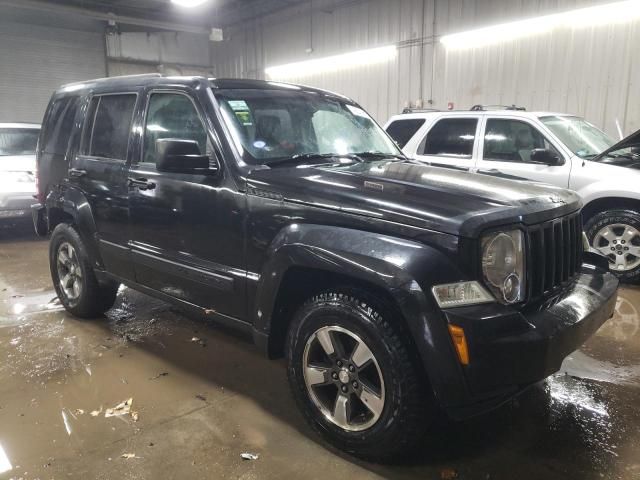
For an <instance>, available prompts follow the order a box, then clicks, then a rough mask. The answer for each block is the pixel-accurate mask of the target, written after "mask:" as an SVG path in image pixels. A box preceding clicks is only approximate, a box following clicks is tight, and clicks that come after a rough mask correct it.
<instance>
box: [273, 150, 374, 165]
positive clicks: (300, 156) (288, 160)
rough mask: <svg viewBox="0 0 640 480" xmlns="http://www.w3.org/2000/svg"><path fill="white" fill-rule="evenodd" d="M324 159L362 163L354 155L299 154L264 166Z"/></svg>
mask: <svg viewBox="0 0 640 480" xmlns="http://www.w3.org/2000/svg"><path fill="white" fill-rule="evenodd" d="M324 158H348V159H349V160H353V161H355V162H362V161H363V160H362V158H360V157H359V156H358V155H356V154H353V153H345V154H341V153H299V154H297V155H293V156H291V157H285V158H276V159H272V160H268V161H266V162H264V165H267V166H269V167H271V166H275V165H285V164H287V163H300V162H301V161H305V160H321V159H324Z"/></svg>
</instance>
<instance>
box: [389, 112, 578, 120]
mask: <svg viewBox="0 0 640 480" xmlns="http://www.w3.org/2000/svg"><path fill="white" fill-rule="evenodd" d="M441 115H447V116H449V115H452V116H461V117H465V116H469V115H509V116H513V117H523V118H531V117H550V116H558V117H573V116H575V115H572V114H570V113H558V112H527V111H523V110H479V111H474V110H434V111H426V112H412V113H401V114H398V115H394V116H393V117H391V118H390V120H399V119H401V118H406V119H410V118H429V117H434V116H441Z"/></svg>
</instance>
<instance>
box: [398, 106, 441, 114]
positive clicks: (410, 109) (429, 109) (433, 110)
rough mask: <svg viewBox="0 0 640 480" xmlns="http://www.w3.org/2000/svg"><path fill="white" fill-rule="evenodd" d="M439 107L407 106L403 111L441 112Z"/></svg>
mask: <svg viewBox="0 0 640 480" xmlns="http://www.w3.org/2000/svg"><path fill="white" fill-rule="evenodd" d="M440 111H441V110H440V109H438V108H409V107H407V108H405V109H404V110H402V113H424V112H440Z"/></svg>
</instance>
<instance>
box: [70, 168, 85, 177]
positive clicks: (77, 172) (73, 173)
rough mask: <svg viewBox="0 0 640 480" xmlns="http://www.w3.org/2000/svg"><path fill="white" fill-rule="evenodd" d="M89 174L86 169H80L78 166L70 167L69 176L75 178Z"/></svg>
mask: <svg viewBox="0 0 640 480" xmlns="http://www.w3.org/2000/svg"><path fill="white" fill-rule="evenodd" d="M86 174H87V171H86V170H78V169H77V168H71V169H69V176H70V177H73V178H80V177H84V176H85V175H86Z"/></svg>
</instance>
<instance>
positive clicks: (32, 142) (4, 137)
mask: <svg viewBox="0 0 640 480" xmlns="http://www.w3.org/2000/svg"><path fill="white" fill-rule="evenodd" d="M39 133H40V130H38V129H37V128H0V157H3V156H8V155H33V154H34V153H36V145H37V144H38V134H39Z"/></svg>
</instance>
